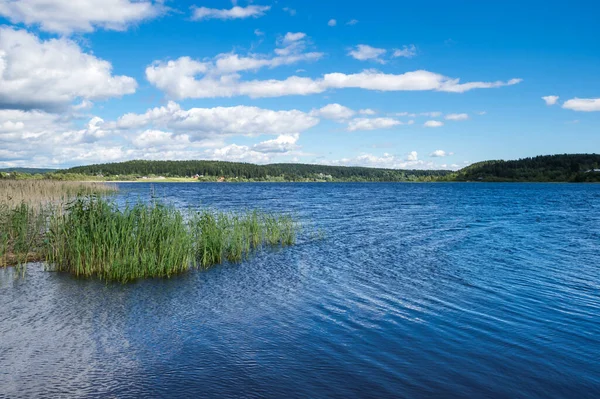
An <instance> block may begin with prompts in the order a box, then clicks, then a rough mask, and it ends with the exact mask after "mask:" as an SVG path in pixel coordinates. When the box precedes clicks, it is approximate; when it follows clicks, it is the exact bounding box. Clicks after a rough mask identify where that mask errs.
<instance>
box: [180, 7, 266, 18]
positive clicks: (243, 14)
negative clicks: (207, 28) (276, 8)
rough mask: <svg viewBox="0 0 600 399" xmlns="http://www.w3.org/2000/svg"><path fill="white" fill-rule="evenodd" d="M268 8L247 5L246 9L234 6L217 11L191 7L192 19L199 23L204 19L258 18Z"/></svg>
mask: <svg viewBox="0 0 600 399" xmlns="http://www.w3.org/2000/svg"><path fill="white" fill-rule="evenodd" d="M270 9H271V7H270V6H257V5H249V6H246V7H240V6H234V7H233V8H231V9H217V8H207V7H192V19H193V20H195V21H201V20H205V19H221V20H227V19H245V18H258V17H262V16H263V15H265V13H266V12H267V11H269V10H270Z"/></svg>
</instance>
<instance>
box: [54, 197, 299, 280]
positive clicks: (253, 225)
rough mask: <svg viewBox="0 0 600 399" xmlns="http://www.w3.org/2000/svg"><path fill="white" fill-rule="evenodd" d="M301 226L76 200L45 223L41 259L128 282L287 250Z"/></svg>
mask: <svg viewBox="0 0 600 399" xmlns="http://www.w3.org/2000/svg"><path fill="white" fill-rule="evenodd" d="M299 228H300V225H299V224H298V223H297V222H296V221H295V219H294V218H293V217H291V216H289V215H273V214H268V213H262V212H258V211H249V212H242V213H225V212H218V211H212V210H202V211H200V212H190V213H189V214H185V213H182V212H181V211H179V210H178V209H177V208H175V207H173V206H169V205H164V204H162V203H160V202H156V201H153V202H151V203H149V204H143V203H138V204H134V205H129V206H126V207H125V208H124V209H122V210H120V209H119V208H118V207H117V206H115V205H114V204H113V203H111V202H109V201H106V200H104V199H102V198H99V197H89V198H80V199H78V200H77V201H75V202H74V203H72V204H71V205H70V206H69V208H68V209H67V211H66V212H65V213H63V214H61V215H58V216H57V217H53V218H52V219H51V220H50V230H49V233H48V234H47V247H46V249H47V253H46V260H47V262H48V264H49V265H51V267H52V268H53V269H54V270H57V271H64V272H69V273H72V274H74V275H76V276H82V277H98V278H100V279H103V280H115V281H120V282H128V281H131V280H136V279H139V278H147V277H170V276H172V275H175V274H178V273H182V272H185V271H188V270H189V269H191V268H193V267H201V268H208V267H210V266H212V265H215V264H219V263H223V262H224V261H229V262H232V263H239V262H241V261H242V260H244V259H246V258H247V257H248V256H249V255H250V254H251V253H252V252H253V251H256V250H258V249H260V248H262V247H264V246H270V247H274V246H288V245H293V244H294V243H295V241H296V234H297V231H298V230H299Z"/></svg>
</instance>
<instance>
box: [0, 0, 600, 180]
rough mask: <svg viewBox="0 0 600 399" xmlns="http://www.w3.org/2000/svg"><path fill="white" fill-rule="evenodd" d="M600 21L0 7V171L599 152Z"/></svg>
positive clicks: (215, 4)
mask: <svg viewBox="0 0 600 399" xmlns="http://www.w3.org/2000/svg"><path fill="white" fill-rule="evenodd" d="M342 4H343V6H342ZM599 17H600V5H598V4H596V2H592V1H586V2H582V1H579V2H577V1H571V2H562V1H561V2H552V1H543V2H542V1H526V2H523V1H520V2H517V1H503V2H483V1H460V2H448V1H423V2H412V3H404V2H397V1H374V2H370V3H365V2H358V1H346V2H343V3H341V2H333V1H319V2H317V1H306V0H305V1H294V0H289V1H287V0H286V1H281V0H278V1H267V0H262V1H258V0H256V1H254V2H245V1H242V0H239V1H237V2H233V3H232V2H231V1H226V0H211V1H177V2H175V1H149V0H148V1H131V0H80V1H76V2H74V1H72V0H70V1H68V0H0V167H7V166H38V167H65V166H72V165H81V164H89V163H98V162H114V161H122V160H128V159H221V160H229V161H244V162H256V163H270V162H305V163H324V164H335V165H361V166H377V167H390V168H411V169H412V168H418V169H430V168H447V169H457V168H460V167H463V166H465V165H467V164H469V163H472V162H476V161H480V160H486V159H515V158H520V157H527V156H535V155H540V154H555V153H573V152H598V151H599V149H600V135H599V134H598V133H599V131H598V127H599V126H600V79H599V78H598V71H599V70H600V35H598V34H597V21H598V18H599Z"/></svg>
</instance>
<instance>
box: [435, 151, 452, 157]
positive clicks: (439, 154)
mask: <svg viewBox="0 0 600 399" xmlns="http://www.w3.org/2000/svg"><path fill="white" fill-rule="evenodd" d="M450 155H454V153H453V152H446V151H444V150H435V151H434V152H432V153H431V154H429V156H430V157H432V158H443V157H448V156H450Z"/></svg>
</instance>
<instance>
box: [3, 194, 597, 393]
mask: <svg viewBox="0 0 600 399" xmlns="http://www.w3.org/2000/svg"><path fill="white" fill-rule="evenodd" d="M153 186H154V192H155V195H158V196H159V197H163V198H164V199H165V200H167V201H170V202H173V203H175V204H176V205H177V206H180V207H183V208H197V207H200V206H208V207H214V208H218V209H225V210H228V209H231V210H234V209H240V208H262V209H266V210H276V211H292V212H295V213H296V214H297V215H298V217H299V218H300V219H301V220H304V221H310V222H312V227H311V228H312V229H320V230H322V231H323V232H324V233H325V239H323V240H317V241H315V240H312V239H310V237H308V236H305V237H303V238H301V240H300V242H299V244H298V245H297V246H295V247H292V248H285V249H276V250H264V251H262V252H260V253H258V254H256V255H255V256H254V257H252V258H251V259H250V260H248V261H246V262H244V263H243V264H241V265H229V264H226V265H222V266H217V267H215V268H213V269H211V270H209V271H205V272H191V273H188V274H185V275H182V276H178V277H176V278H171V279H155V280H146V281H140V282H136V283H133V284H128V285H119V284H106V283H103V282H99V281H90V280H78V279H75V278H73V277H71V276H69V275H64V274H60V273H50V272H45V271H43V269H42V266H41V265H30V266H29V267H28V268H27V271H26V276H25V278H24V279H23V278H20V279H15V278H14V274H15V270H14V269H6V270H0V304H1V305H0V397H11V398H12V397H23V398H29V397H34V396H37V397H39V396H43V397H57V396H73V397H107V396H112V397H142V396H151V397H198V396H202V397H218V398H227V397H250V398H251V397H269V398H284V397H344V398H354V397H377V398H385V397H449V396H450V397H456V396H462V397H507V398H509V397H510V398H514V397H524V398H533V397H539V398H548V397H578V398H582V397H590V398H593V397H599V396H600V364H599V363H598V360H599V359H600V319H599V317H598V315H599V313H600V254H599V249H600V245H599V244H600V185H577V184H483V183H481V184H468V183H466V184H341V183H340V184H273V183H267V184H168V183H165V184H154V185H153ZM149 187H150V186H149V185H147V184H121V185H120V192H119V194H118V196H119V197H118V198H119V201H121V202H125V201H132V200H134V199H137V198H141V199H142V200H147V199H148V198H149V193H150V189H149Z"/></svg>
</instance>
